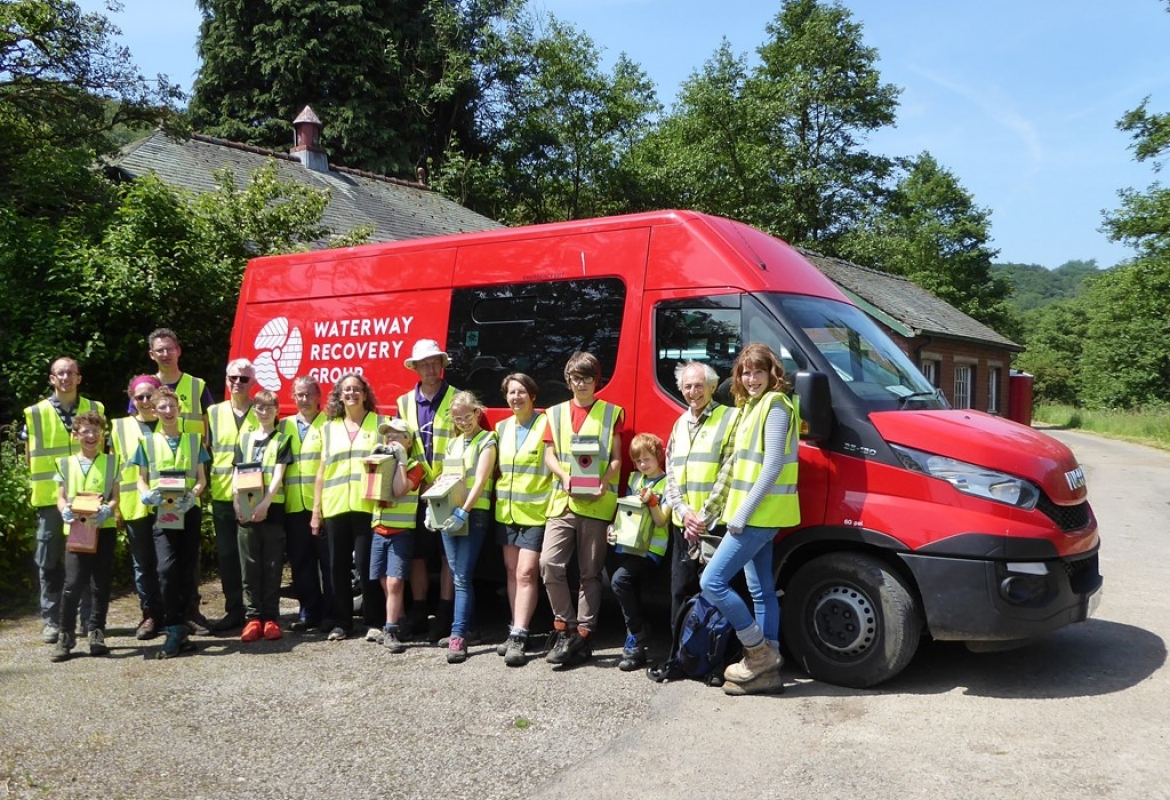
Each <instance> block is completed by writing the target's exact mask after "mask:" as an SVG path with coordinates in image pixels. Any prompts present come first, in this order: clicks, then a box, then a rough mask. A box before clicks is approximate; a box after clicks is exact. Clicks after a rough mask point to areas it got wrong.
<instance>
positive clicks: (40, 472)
mask: <svg viewBox="0 0 1170 800" xmlns="http://www.w3.org/2000/svg"><path fill="white" fill-rule="evenodd" d="M86 411H96V412H98V413H99V414H105V413H106V409H105V406H103V405H102V404H101V403H99V402H97V401H95V400H90V399H88V398H85V397H78V398H77V411H76V412H74V413H75V414H82V413H85V412H86ZM24 424H25V428H26V429H27V430H28V482H29V488H30V489H31V495H32V500H31V502H32V505H34V506H55V505H57V461H58V459H62V458H66V457H67V456H72V455H76V454H77V453H80V452H81V445H80V444H79V443H77V442H76V441H74V439H73V434H72V433H71V432H70V431H69V429H68V428H66V427H65V423H64V422H62V421H61V415H60V414H58V413H57V409H56V407H55V406H54V405H53V404H52V403H50V402H49V401H48V400H47V399H46V400H42V401H41V402H39V403H37V404H36V405H33V406H29V407H28V408H26V409H25V410H24Z"/></svg>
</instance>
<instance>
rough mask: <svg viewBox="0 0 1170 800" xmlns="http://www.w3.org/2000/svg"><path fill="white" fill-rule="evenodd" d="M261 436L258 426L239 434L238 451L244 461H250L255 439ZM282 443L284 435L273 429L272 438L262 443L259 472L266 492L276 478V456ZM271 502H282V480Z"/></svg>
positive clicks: (261, 432)
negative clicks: (261, 474)
mask: <svg viewBox="0 0 1170 800" xmlns="http://www.w3.org/2000/svg"><path fill="white" fill-rule="evenodd" d="M262 438H264V430H263V429H259V428H258V429H256V430H254V431H244V432H243V433H241V434H240V452H241V453H243V455H244V461H245V462H249V461H252V455H253V453H254V452H255V450H256V441H257V440H258V439H262ZM283 444H284V436H283V435H282V434H281V433H280V431H273V432H272V438H270V439H269V440H268V442H267V443H266V444H265V445H264V451H263V453H262V454H261V456H260V472H262V473H263V474H264V492H265V493H266V494H267V492H268V490H269V489H271V488H272V481H273V480H274V479H275V478H276V457H277V456H278V455H280V448H281V446H282V445H283ZM285 472H286V473H287V472H288V467H285ZM272 502H273V503H280V504H281V505H283V504H284V482H283V481H282V482H281V484H280V487H279V488H277V490H276V494H274V495H273V496H272Z"/></svg>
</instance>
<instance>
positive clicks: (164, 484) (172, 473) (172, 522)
mask: <svg viewBox="0 0 1170 800" xmlns="http://www.w3.org/2000/svg"><path fill="white" fill-rule="evenodd" d="M155 488H156V489H158V491H159V494H161V495H162V501H161V502H159V504H158V510H157V511H156V512H155V513H156V514H158V517H157V524H158V526H159V527H160V528H166V529H168V530H181V529H182V528H183V517H184V513H183V512H182V511H180V510H179V501H180V500H182V499H183V495H185V494H186V493H187V472H186V470H181V469H166V470H160V471H159V473H158V483H157V484H156V486H155Z"/></svg>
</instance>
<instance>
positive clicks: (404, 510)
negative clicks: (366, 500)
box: [372, 458, 421, 531]
mask: <svg viewBox="0 0 1170 800" xmlns="http://www.w3.org/2000/svg"><path fill="white" fill-rule="evenodd" d="M420 463H421V462H419V461H416V460H415V459H413V458H412V459H410V460H409V461H407V462H406V471H407V473H409V472H410V471H411V470H412V469H414V468H415V467H416V466H418V465H419V464H420ZM418 490H419V487H418V486H416V487H414V488H413V489H411V490H410V492H408V493H407V494H406V495H404V496H403V497H400V498H399V499H398V500H397V501H396V502H395V503H394V505H389V504H387V505H381V504H379V503H376V502H375V503H374V516H373V518H372V527H377V526H379V525H381V526H382V527H384V528H393V529H394V530H403V531H406V530H414V526H415V524H416V523H417V522H418V517H417V516H416V515H417V514H418Z"/></svg>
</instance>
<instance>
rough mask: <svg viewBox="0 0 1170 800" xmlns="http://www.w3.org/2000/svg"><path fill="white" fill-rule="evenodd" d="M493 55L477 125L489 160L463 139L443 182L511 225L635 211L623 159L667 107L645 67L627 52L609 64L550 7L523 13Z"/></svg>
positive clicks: (630, 180) (632, 183)
mask: <svg viewBox="0 0 1170 800" xmlns="http://www.w3.org/2000/svg"><path fill="white" fill-rule="evenodd" d="M496 56H497V57H496V60H495V62H494V65H493V77H492V81H491V83H490V84H487V85H486V86H485V88H486V92H485V96H484V101H483V103H482V104H481V106H480V115H479V127H478V130H477V132H476V136H477V137H478V138H479V139H480V140H481V141H483V142H485V143H486V144H487V147H488V149H489V151H490V153H491V156H490V159H483V160H482V161H479V162H478V163H473V162H474V160H473V159H468V157H467V154H466V153H465V152H463V151H462V148H460V147H459V146H458V145H459V143H458V142H456V143H454V147H453V148H452V154H449V156H448V158H449V163H450V164H451V166H452V169H449V170H445V171H443V172H442V173H441V174H440V175H439V176H438V177H437V179H436V182H437V185H438V186H440V188H441V189H443V190H444V191H447V192H449V193H452V194H454V195H455V196H459V197H461V198H463V199H464V200H465V201H467V202H468V203H469V204H470V205H471V206H472V207H473V208H475V209H476V210H478V211H480V212H481V213H484V214H487V215H488V216H491V217H494V218H496V219H499V220H501V221H505V222H509V223H512V224H523V223H532V222H549V221H555V220H565V219H578V218H582V217H592V216H599V215H604V214H609V213H616V212H619V211H625V210H629V209H630V207H631V203H630V201H629V199H628V198H627V197H626V193H627V192H628V191H634V190H636V181H635V180H634V179H633V176H632V175H631V173H630V172H629V170H628V167H627V165H626V163H625V162H624V159H625V157H626V155H627V154H628V153H629V152H630V150H631V148H632V147H633V146H634V145H635V144H636V143H637V142H638V141H639V140H640V139H641V138H642V137H643V136H644V135H645V133H646V131H647V130H648V129H649V126H650V124H651V121H652V119H653V117H654V115H656V114H657V113H658V111H659V110H660V106H659V103H658V100H657V97H656V94H655V91H654V86H653V84H652V83H651V82H650V80H649V79H648V78H647V77H646V74H645V73H644V72H643V71H642V69H641V68H640V67H638V66H637V65H636V64H634V63H633V62H632V61H630V60H629V59H628V58H626V57H625V56H624V55H622V56H619V57H618V59H617V60H616V62H615V64H614V66H613V68H612V69H611V70H610V71H609V72H606V71H604V70H603V69H602V68H601V66H600V54H599V52H598V50H597V48H596V46H595V45H594V43H593V41H592V40H591V39H590V38H589V37H588V36H586V35H585V34H583V33H581V32H579V31H577V30H575V29H574V28H573V27H572V26H570V25H568V24H565V23H563V22H561V21H559V20H557V19H556V18H555V17H552V16H551V15H548V16H547V17H541V18H536V17H533V16H531V15H526V14H525V15H518V16H517V17H516V18H514V19H513V20H512V21H511V23H510V24H509V26H508V29H507V32H506V34H505V36H504V37H503V40H502V47H501V49H500V50H499V52H498V53H497V54H496Z"/></svg>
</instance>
